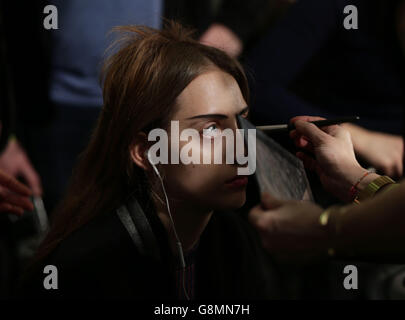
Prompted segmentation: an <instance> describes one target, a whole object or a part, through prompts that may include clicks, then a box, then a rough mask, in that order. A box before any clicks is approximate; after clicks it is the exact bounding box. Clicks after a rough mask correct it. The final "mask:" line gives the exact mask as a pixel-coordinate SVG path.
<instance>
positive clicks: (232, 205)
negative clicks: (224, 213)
mask: <svg viewBox="0 0 405 320" xmlns="http://www.w3.org/2000/svg"><path fill="white" fill-rule="evenodd" d="M222 200H223V201H221V204H220V207H221V209H222V210H236V209H239V208H240V207H242V206H243V205H244V204H245V202H246V191H245V190H242V191H239V192H232V194H228V195H226V196H224V197H223V198H222Z"/></svg>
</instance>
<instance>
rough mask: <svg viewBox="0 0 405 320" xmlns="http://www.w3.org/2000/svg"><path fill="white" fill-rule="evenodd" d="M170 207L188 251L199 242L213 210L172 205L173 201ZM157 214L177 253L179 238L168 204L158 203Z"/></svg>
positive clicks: (185, 248) (181, 240)
mask: <svg viewBox="0 0 405 320" xmlns="http://www.w3.org/2000/svg"><path fill="white" fill-rule="evenodd" d="M170 209H171V213H172V217H173V222H174V226H175V228H176V232H177V235H178V237H179V240H180V242H181V244H182V247H183V252H184V253H186V252H187V251H190V250H191V249H192V248H193V247H194V246H195V245H196V244H197V242H198V240H199V239H200V236H201V234H202V233H203V231H204V229H205V227H206V226H207V224H208V222H209V220H210V218H211V215H212V212H213V211H212V210H198V209H196V208H195V207H193V206H186V205H172V203H170ZM157 214H158V217H159V218H160V220H161V221H162V223H163V225H164V227H165V228H166V230H167V232H168V235H169V239H170V247H171V249H172V252H173V253H174V254H176V255H177V246H176V242H177V239H176V237H175V233H174V229H173V225H172V223H171V221H170V217H169V214H168V211H167V208H166V205H163V204H162V203H159V204H157Z"/></svg>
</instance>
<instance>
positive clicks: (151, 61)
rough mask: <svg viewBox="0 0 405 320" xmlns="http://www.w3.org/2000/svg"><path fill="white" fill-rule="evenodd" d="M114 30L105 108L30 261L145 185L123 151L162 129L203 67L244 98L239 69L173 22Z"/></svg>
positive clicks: (105, 71) (107, 64) (245, 91)
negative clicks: (226, 78)
mask: <svg viewBox="0 0 405 320" xmlns="http://www.w3.org/2000/svg"><path fill="white" fill-rule="evenodd" d="M115 31H118V33H119V35H120V36H119V38H118V40H116V42H115V43H114V44H113V46H112V47H111V50H112V51H113V53H112V54H111V55H110V56H109V57H108V58H107V59H106V62H105V64H104V68H103V72H102V82H103V99H104V106H103V108H102V111H101V114H100V116H99V118H98V121H97V125H96V128H95V130H94V132H93V134H92V137H91V140H90V143H89V144H88V146H87V148H86V149H85V151H84V152H83V153H82V154H81V155H80V157H79V161H78V164H77V166H76V168H75V169H74V171H73V176H72V178H71V181H70V183H69V187H68V190H67V193H66V196H65V197H64V199H63V200H62V202H61V203H60V205H59V206H58V209H57V210H56V211H55V213H54V220H53V223H52V226H51V229H50V232H49V233H48V235H47V237H46V238H45V240H44V241H43V243H42V244H41V246H40V248H39V251H38V253H37V256H36V259H35V261H36V262H39V261H41V260H42V259H44V258H45V257H46V256H47V255H48V254H49V253H50V252H51V251H52V250H54V249H55V248H56V247H57V245H58V244H59V243H60V242H61V241H62V240H63V239H64V238H66V237H67V236H68V235H69V234H70V233H72V232H73V231H74V230H76V229H78V228H79V227H81V226H83V225H84V224H85V223H87V222H88V221H90V220H91V219H93V218H94V217H95V216H96V215H98V214H100V213H104V212H105V213H108V212H113V210H115V209H116V208H117V207H119V206H120V205H121V204H122V203H123V202H124V201H125V200H126V199H127V198H128V197H129V196H130V195H131V194H133V193H134V192H136V190H139V189H145V188H146V187H147V186H146V185H145V183H146V181H145V174H144V172H143V170H142V169H140V168H139V167H137V166H136V165H134V163H133V161H132V160H131V158H130V154H129V148H130V146H131V144H132V143H133V141H134V138H135V137H136V135H137V134H138V133H139V132H141V131H148V130H150V129H152V128H156V127H165V126H166V125H167V123H168V119H170V115H171V114H172V112H173V109H174V107H175V104H176V98H177V97H178V96H179V94H180V93H181V92H182V91H183V89H184V88H185V87H186V86H187V85H188V84H189V83H190V82H191V81H192V80H193V79H194V78H196V77H197V76H198V75H200V74H201V73H203V72H204V68H206V67H208V66H210V65H214V66H216V67H218V68H219V69H221V70H223V71H224V72H227V73H229V74H230V75H232V76H233V77H234V78H235V80H236V81H237V83H238V84H239V87H240V89H241V91H242V94H243V96H244V98H245V100H246V101H248V100H249V89H248V84H247V80H246V77H245V74H244V72H243V69H242V68H241V66H240V65H239V63H238V62H237V61H236V60H234V59H232V58H230V57H229V56H228V55H226V54H225V53H224V52H222V51H220V50H218V49H215V48H212V47H208V46H205V45H202V44H200V43H199V42H198V41H196V40H194V39H193V38H192V37H191V32H190V31H189V30H187V29H184V28H183V27H182V26H181V25H179V24H178V23H176V22H167V23H166V25H165V28H164V29H163V30H155V29H151V28H147V27H143V26H123V27H117V28H115ZM110 52H111V51H110Z"/></svg>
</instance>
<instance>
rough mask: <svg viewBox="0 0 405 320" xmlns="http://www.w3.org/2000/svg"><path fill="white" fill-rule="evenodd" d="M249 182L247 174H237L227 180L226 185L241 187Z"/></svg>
mask: <svg viewBox="0 0 405 320" xmlns="http://www.w3.org/2000/svg"><path fill="white" fill-rule="evenodd" d="M247 183H248V177H247V176H235V177H233V178H232V179H230V180H227V181H226V182H225V185H226V186H227V187H230V188H241V187H244V186H246V185H247Z"/></svg>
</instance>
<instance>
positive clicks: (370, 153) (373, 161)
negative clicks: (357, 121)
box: [343, 124, 404, 178]
mask: <svg viewBox="0 0 405 320" xmlns="http://www.w3.org/2000/svg"><path fill="white" fill-rule="evenodd" d="M343 126H344V127H345V128H346V129H347V130H349V132H350V134H351V135H352V140H353V145H354V150H355V152H356V154H357V155H358V156H360V157H361V158H362V159H363V160H365V161H366V162H367V163H369V164H370V165H371V166H373V167H374V168H376V169H378V170H379V171H381V173H384V174H386V175H388V176H390V177H392V178H399V177H401V176H402V172H403V155H404V143H403V138H402V137H401V136H396V135H392V134H386V133H381V132H377V131H370V130H367V129H364V128H361V127H359V126H356V125H353V124H344V125H343Z"/></svg>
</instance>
